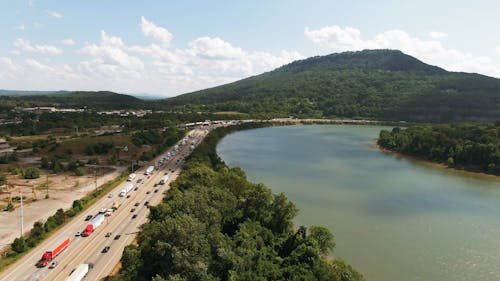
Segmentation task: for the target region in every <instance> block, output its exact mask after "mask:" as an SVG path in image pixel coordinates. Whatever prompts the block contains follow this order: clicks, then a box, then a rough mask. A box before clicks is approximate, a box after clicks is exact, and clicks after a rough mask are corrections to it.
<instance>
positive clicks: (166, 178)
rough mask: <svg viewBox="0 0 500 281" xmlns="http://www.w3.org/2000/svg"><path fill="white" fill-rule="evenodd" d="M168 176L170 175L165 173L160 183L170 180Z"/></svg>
mask: <svg viewBox="0 0 500 281" xmlns="http://www.w3.org/2000/svg"><path fill="white" fill-rule="evenodd" d="M168 178H169V175H164V176H163V177H162V178H161V180H160V184H166V183H167V181H168Z"/></svg>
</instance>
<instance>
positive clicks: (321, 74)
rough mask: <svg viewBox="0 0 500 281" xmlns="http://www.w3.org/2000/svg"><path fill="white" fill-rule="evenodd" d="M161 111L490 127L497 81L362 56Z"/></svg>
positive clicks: (291, 68) (313, 62)
mask: <svg viewBox="0 0 500 281" xmlns="http://www.w3.org/2000/svg"><path fill="white" fill-rule="evenodd" d="M163 103H164V104H165V105H167V106H172V107H176V106H186V105H191V106H193V107H198V108H200V109H201V108H203V110H205V111H206V110H211V111H239V112H244V113H254V114H255V113H260V114H264V115H268V116H273V115H274V116H275V115H281V116H283V115H285V116H287V115H293V116H299V117H301V116H303V117H306V116H307V117H360V118H375V119H389V120H407V121H431V122H442V121H492V120H498V119H500V79H495V78H491V77H487V76H484V75H479V74H473V73H460V72H449V71H446V70H444V69H441V68H439V67H436V66H431V65H428V64H425V63H423V62H421V61H419V60H418V59H416V58H414V57H411V56H408V55H406V54H404V53H402V52H400V51H395V50H364V51H359V52H344V53H336V54H331V55H327V56H317V57H312V58H308V59H304V60H299V61H295V62H292V63H290V64H288V65H285V66H282V67H280V68H277V69H275V70H273V71H270V72H267V73H263V74H260V75H257V76H253V77H250V78H246V79H243V80H240V81H237V82H234V83H230V84H226V85H222V86H218V87H215V88H210V89H206V90H201V91H197V92H193V93H188V94H184V95H180V96H177V97H173V98H169V99H166V100H163Z"/></svg>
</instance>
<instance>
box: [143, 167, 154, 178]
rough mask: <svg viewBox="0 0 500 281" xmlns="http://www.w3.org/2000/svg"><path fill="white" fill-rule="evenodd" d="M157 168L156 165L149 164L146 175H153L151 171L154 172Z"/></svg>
mask: <svg viewBox="0 0 500 281" xmlns="http://www.w3.org/2000/svg"><path fill="white" fill-rule="evenodd" d="M154 170H155V166H149V167H148V168H147V169H146V172H145V173H144V174H145V175H146V176H149V175H151V173H153V171H154Z"/></svg>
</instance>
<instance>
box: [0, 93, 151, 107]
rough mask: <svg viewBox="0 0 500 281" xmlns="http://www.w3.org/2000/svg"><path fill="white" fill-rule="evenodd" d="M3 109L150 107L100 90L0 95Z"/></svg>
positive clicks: (135, 100)
mask: <svg viewBox="0 0 500 281" xmlns="http://www.w3.org/2000/svg"><path fill="white" fill-rule="evenodd" d="M0 103H1V104H2V105H1V108H2V109H7V110H9V109H11V108H14V107H35V106H54V107H59V108H83V107H88V108H92V109H136V108H144V107H148V105H147V103H146V102H145V101H143V100H141V99H138V98H135V97H132V96H129V95H124V94H117V93H114V92H108V91H99V92H85V91H78V92H54V93H53V94H37V95H22V94H18V95H15V96H12V95H9V96H0Z"/></svg>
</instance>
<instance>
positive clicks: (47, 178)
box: [45, 174, 49, 198]
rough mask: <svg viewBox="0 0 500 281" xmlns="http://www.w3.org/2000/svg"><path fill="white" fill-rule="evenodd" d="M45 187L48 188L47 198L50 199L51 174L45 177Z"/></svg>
mask: <svg viewBox="0 0 500 281" xmlns="http://www.w3.org/2000/svg"><path fill="white" fill-rule="evenodd" d="M45 187H47V195H46V196H45V197H47V198H49V174H46V175H45Z"/></svg>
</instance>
